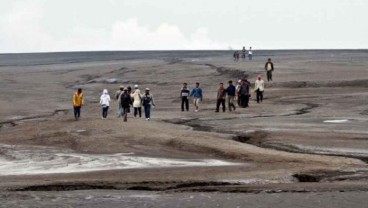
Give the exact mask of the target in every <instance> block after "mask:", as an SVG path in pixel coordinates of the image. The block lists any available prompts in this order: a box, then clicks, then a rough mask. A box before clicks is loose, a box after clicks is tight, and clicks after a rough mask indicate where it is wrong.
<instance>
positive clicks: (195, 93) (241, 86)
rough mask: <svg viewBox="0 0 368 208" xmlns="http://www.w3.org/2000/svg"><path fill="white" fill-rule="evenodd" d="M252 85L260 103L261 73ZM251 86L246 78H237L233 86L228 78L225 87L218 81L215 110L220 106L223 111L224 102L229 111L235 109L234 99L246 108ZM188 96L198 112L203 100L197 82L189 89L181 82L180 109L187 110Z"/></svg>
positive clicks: (217, 110)
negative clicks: (191, 98)
mask: <svg viewBox="0 0 368 208" xmlns="http://www.w3.org/2000/svg"><path fill="white" fill-rule="evenodd" d="M254 86H255V87H254V92H255V93H256V97H257V103H260V102H262V101H263V92H264V89H265V86H264V81H263V79H262V77H261V75H259V76H257V80H256V81H255V83H254ZM251 88H252V87H251V83H250V82H249V81H248V80H247V79H246V78H244V79H241V80H239V81H238V83H237V85H236V86H234V84H233V81H232V80H230V81H228V86H227V87H226V88H225V87H224V83H220V84H219V88H218V90H217V99H216V110H215V112H219V111H220V107H222V111H223V112H225V111H226V103H227V106H228V110H229V111H230V112H231V111H235V109H236V105H235V104H234V102H235V100H237V101H238V106H239V107H241V108H247V107H248V106H249V98H250V97H251ZM189 97H193V105H194V107H195V110H194V111H195V112H198V111H199V104H200V102H202V100H203V91H202V89H201V88H200V84H199V83H198V82H197V83H196V84H195V88H194V89H192V90H191V91H190V90H189V88H188V84H187V83H183V87H182V88H181V90H180V98H181V111H185V110H186V111H189Z"/></svg>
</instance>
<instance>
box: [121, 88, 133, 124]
mask: <svg viewBox="0 0 368 208" xmlns="http://www.w3.org/2000/svg"><path fill="white" fill-rule="evenodd" d="M119 100H120V105H121V108H122V109H123V114H124V116H123V118H124V122H127V121H128V109H129V108H130V105H131V104H132V97H131V96H130V94H129V93H128V88H124V91H123V93H122V94H121V95H120V98H119Z"/></svg>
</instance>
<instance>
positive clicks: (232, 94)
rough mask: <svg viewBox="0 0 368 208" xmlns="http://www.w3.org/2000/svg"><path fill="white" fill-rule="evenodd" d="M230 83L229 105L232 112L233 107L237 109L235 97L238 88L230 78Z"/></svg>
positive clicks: (228, 90) (228, 92)
mask: <svg viewBox="0 0 368 208" xmlns="http://www.w3.org/2000/svg"><path fill="white" fill-rule="evenodd" d="M228 83H229V86H228V87H227V88H226V93H227V105H228V106H229V111H230V112H231V111H232V109H233V110H235V109H236V107H235V105H234V98H235V93H236V88H235V86H234V85H233V81H232V80H230V81H229V82H228Z"/></svg>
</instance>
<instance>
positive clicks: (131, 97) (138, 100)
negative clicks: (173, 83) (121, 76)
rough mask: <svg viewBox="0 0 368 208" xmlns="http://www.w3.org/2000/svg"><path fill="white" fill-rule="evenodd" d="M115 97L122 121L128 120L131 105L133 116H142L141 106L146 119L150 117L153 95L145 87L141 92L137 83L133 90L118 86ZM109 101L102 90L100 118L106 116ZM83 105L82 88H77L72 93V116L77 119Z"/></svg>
mask: <svg viewBox="0 0 368 208" xmlns="http://www.w3.org/2000/svg"><path fill="white" fill-rule="evenodd" d="M115 99H116V100H117V102H118V106H119V109H118V117H122V118H123V121H124V122H127V121H128V113H130V108H131V106H133V109H134V117H137V116H139V118H141V117H142V107H143V108H144V115H145V118H146V120H150V118H151V109H152V108H153V107H154V106H155V102H154V99H153V95H152V94H151V93H150V89H149V88H146V89H145V92H144V93H143V94H141V92H140V90H139V87H138V85H134V91H132V88H131V87H124V86H120V89H119V90H118V91H117V92H116V93H115ZM110 102H111V97H110V95H109V93H108V90H107V89H104V90H103V91H102V95H101V97H100V102H99V105H100V106H101V108H102V119H106V118H107V114H108V111H109V107H110ZM83 105H84V95H83V93H82V89H81V88H78V90H77V92H75V93H74V94H73V107H74V118H75V120H78V119H79V118H80V115H81V108H82V106H83Z"/></svg>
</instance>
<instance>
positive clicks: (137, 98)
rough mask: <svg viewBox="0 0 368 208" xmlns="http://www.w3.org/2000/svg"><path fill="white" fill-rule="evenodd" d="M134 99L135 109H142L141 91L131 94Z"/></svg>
mask: <svg viewBox="0 0 368 208" xmlns="http://www.w3.org/2000/svg"><path fill="white" fill-rule="evenodd" d="M131 97H132V98H133V100H134V101H133V108H140V107H142V95H141V91H140V90H139V89H136V90H135V91H134V93H132V94H131Z"/></svg>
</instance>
